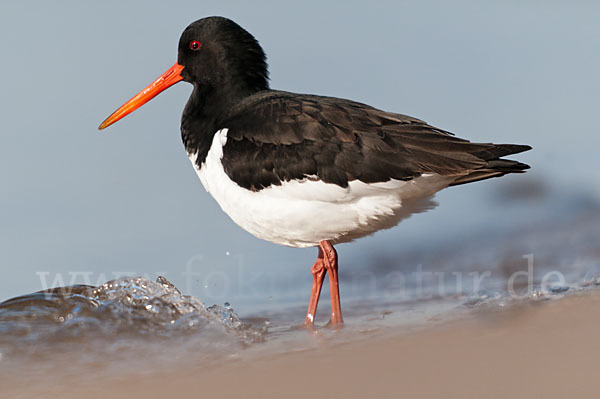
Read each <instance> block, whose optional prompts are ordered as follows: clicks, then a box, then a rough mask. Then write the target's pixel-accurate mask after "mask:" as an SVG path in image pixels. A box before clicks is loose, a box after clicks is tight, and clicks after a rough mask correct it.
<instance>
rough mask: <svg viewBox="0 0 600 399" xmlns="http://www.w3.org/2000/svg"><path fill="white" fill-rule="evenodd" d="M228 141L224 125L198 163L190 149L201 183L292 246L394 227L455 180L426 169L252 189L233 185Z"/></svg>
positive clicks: (252, 224)
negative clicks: (375, 178)
mask: <svg viewBox="0 0 600 399" xmlns="http://www.w3.org/2000/svg"><path fill="white" fill-rule="evenodd" d="M226 142H227V129H222V130H220V131H218V132H217V133H215V136H214V138H213V142H212V145H211V147H210V151H209V152H208V155H207V157H206V160H205V161H204V163H202V165H201V166H200V167H198V166H197V165H196V159H197V154H188V155H189V157H190V160H191V161H192V163H193V165H194V168H195V169H196V173H197V174H198V176H199V177H200V180H201V181H202V184H203V185H204V188H205V189H206V191H208V192H209V193H210V194H211V195H212V196H213V197H214V198H215V200H216V201H217V203H218V204H219V205H220V206H221V209H223V211H225V213H227V214H228V215H229V216H230V217H231V219H233V221H234V222H235V223H237V224H238V225H239V226H240V227H242V228H243V229H245V230H246V231H248V232H250V233H252V234H253V235H255V236H256V237H258V238H262V239H264V240H267V241H271V242H273V243H275V244H281V245H288V246H292V247H310V246H315V245H318V243H319V241H322V240H330V241H331V242H332V243H341V242H348V241H351V240H354V239H356V238H360V237H364V236H366V235H369V234H372V233H374V232H375V231H377V230H381V229H385V228H390V227H393V226H395V225H396V224H398V222H400V220H402V219H404V218H406V217H408V216H410V215H411V214H413V213H417V212H423V211H425V210H428V209H431V208H432V207H434V206H435V205H436V204H435V202H433V201H432V200H431V198H432V196H433V195H434V194H435V193H436V192H437V191H439V190H441V189H443V188H445V187H447V186H448V185H449V184H450V182H451V181H452V180H454V179H455V177H448V176H440V175H436V174H427V175H423V176H421V177H418V178H416V179H413V180H410V181H398V180H390V181H388V182H385V183H374V184H366V183H363V182H360V181H357V180H355V181H352V182H350V183H349V185H348V187H347V188H342V187H339V186H337V185H335V184H329V183H324V182H322V181H315V180H311V179H308V178H307V179H305V180H302V181H290V182H285V183H282V184H281V185H280V186H270V187H268V188H265V189H262V190H260V191H258V192H253V191H250V190H247V189H245V188H242V187H240V186H239V185H237V183H235V182H233V181H232V180H231V179H230V178H229V177H228V176H227V174H226V173H225V171H224V170H223V165H222V163H221V158H222V157H223V146H224V145H225V143H226Z"/></svg>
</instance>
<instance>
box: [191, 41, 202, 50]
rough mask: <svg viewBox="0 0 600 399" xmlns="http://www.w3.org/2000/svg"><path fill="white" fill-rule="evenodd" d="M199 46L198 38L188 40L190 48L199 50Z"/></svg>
mask: <svg viewBox="0 0 600 399" xmlns="http://www.w3.org/2000/svg"><path fill="white" fill-rule="evenodd" d="M200 46H202V43H200V42H199V41H198V40H192V41H191V42H190V49H191V50H194V51H196V50H199V49H200Z"/></svg>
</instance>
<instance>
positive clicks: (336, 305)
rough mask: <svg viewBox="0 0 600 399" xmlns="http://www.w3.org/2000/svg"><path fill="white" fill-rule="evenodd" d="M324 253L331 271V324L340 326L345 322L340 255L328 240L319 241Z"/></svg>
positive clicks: (327, 266)
mask: <svg viewBox="0 0 600 399" xmlns="http://www.w3.org/2000/svg"><path fill="white" fill-rule="evenodd" d="M319 245H320V247H321V250H322V252H323V253H324V255H325V256H324V257H323V263H324V266H325V269H327V272H328V273H329V292H330V293H331V324H332V325H333V326H337V327H339V326H340V325H341V324H343V323H344V319H343V318H342V305H341V303H340V289H339V282H338V256H337V252H336V251H335V248H333V245H331V243H330V242H329V241H327V240H324V241H321V242H320V243H319Z"/></svg>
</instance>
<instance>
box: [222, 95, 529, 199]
mask: <svg viewBox="0 0 600 399" xmlns="http://www.w3.org/2000/svg"><path fill="white" fill-rule="evenodd" d="M230 115H231V116H230V117H229V118H227V120H226V122H225V123H224V126H223V127H227V128H228V135H227V137H228V139H227V143H226V145H225V146H224V148H223V159H222V162H223V166H224V169H225V172H226V173H227V175H228V176H229V177H230V178H231V179H232V180H233V181H235V182H236V183H238V184H239V185H240V186H242V187H244V188H247V189H249V190H255V191H258V190H261V189H262V188H266V187H269V186H270V185H279V184H281V183H282V182H285V181H289V180H292V179H302V178H306V177H308V178H318V179H320V180H322V181H324V182H327V183H334V184H337V185H339V186H341V187H347V185H348V182H349V181H352V180H360V181H362V182H365V183H375V182H385V181H388V180H390V179H397V180H410V179H413V178H415V177H418V176H420V175H421V174H423V173H437V174H440V175H447V176H456V177H457V179H456V180H455V182H454V183H453V184H463V183H468V182H471V181H477V180H482V179H487V178H490V177H496V176H501V175H504V174H506V173H512V172H521V171H523V170H525V169H527V168H528V166H527V165H525V164H522V163H519V162H516V161H510V160H501V159H499V158H500V157H503V156H506V155H509V154H515V153H519V152H522V151H526V150H529V149H531V147H529V146H525V145H515V144H491V143H471V142H469V141H467V140H464V139H460V138H457V137H455V136H454V135H452V134H451V133H449V132H446V131H443V130H441V129H438V128H435V127H433V126H430V125H428V124H427V123H426V122H423V121H421V120H419V119H416V118H412V117H409V116H406V115H400V114H394V113H390V112H384V111H380V110H378V109H376V108H373V107H370V106H368V105H365V104H360V103H356V102H353V101H349V100H343V99H339V98H331V97H320V96H311V95H297V94H292V93H286V92H277V91H269V92H262V93H259V94H256V95H254V96H252V97H250V98H248V99H246V100H244V101H243V102H242V103H240V104H239V105H238V106H237V107H236V108H235V109H234V110H232V112H231V114H230Z"/></svg>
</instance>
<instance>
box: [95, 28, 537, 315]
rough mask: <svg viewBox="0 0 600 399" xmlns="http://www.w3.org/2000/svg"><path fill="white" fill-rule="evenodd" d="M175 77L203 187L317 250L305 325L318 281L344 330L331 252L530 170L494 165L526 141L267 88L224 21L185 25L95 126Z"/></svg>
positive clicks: (244, 220)
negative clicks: (461, 134) (163, 59)
mask: <svg viewBox="0 0 600 399" xmlns="http://www.w3.org/2000/svg"><path fill="white" fill-rule="evenodd" d="M181 80H184V81H186V82H189V83H192V84H193V85H194V90H193V92H192V94H191V97H190V99H189V100H188V103H187V105H186V106H185V110H184V111H183V116H182V119H181V134H182V138H183V143H184V145H185V149H186V151H187V154H188V156H189V158H190V160H191V161H192V164H193V165H194V168H195V170H196V172H197V174H198V176H199V177H200V180H201V181H202V184H203V185H204V188H205V189H206V191H208V192H209V193H210V194H211V195H212V196H213V197H214V198H215V200H216V201H217V202H218V203H219V205H220V206H221V208H222V209H223V211H225V213H227V214H228V215H229V216H230V217H231V218H232V219H233V220H234V221H235V222H236V223H237V224H238V225H239V226H241V227H242V228H243V229H245V230H247V231H248V232H250V233H252V234H254V235H255V236H256V237H259V238H262V239H264V240H267V241H271V242H273V243H276V244H281V245H288V246H291V247H312V246H318V248H319V253H318V257H317V261H316V263H315V264H314V266H313V267H312V270H311V271H312V274H313V286H312V293H311V297H310V302H309V306H308V311H307V313H306V318H305V324H306V325H309V326H312V325H313V323H314V315H315V312H316V310H317V303H318V301H319V295H320V292H321V286H322V284H323V279H324V277H325V273H329V284H330V288H331V289H330V291H331V321H330V322H331V324H332V325H340V324H341V323H342V322H343V320H342V312H341V306H340V298H339V288H338V259H337V253H336V251H335V249H334V248H333V244H338V243H343V242H348V241H352V240H354V239H357V238H360V237H364V236H366V235H369V234H372V233H374V232H376V231H378V230H381V229H387V228H390V227H393V226H395V225H396V224H398V222H400V220H402V219H404V218H406V217H408V216H410V215H411V214H413V213H417V212H423V211H425V210H428V209H430V208H432V207H433V206H434V205H435V203H434V202H432V197H433V195H434V194H435V193H436V192H437V191H439V190H442V189H444V188H446V187H449V186H456V185H459V184H465V183H471V182H475V181H479V180H484V179H489V178H491V177H499V176H503V175H505V174H507V173H519V172H523V171H524V170H525V169H528V168H529V166H528V165H525V164H523V163H520V162H517V161H513V160H508V159H503V158H502V157H504V156H507V155H510V154H516V153H519V152H522V151H526V150H529V149H531V147H529V146H527V145H516V144H491V143H472V142H469V141H467V140H464V139H460V138H458V137H455V136H454V135H453V134H452V133H450V132H447V131H444V130H442V129H438V128H436V127H433V126H431V125H429V124H427V123H426V122H424V121H422V120H419V119H416V118H412V117H410V116H406V115H401V114H396V113H391V112H385V111H381V110H379V109H376V108H373V107H370V106H368V105H365V104H361V103H358V102H355V101H350V100H345V99H341V98H334V97H322V96H316V95H308V94H296V93H289V92H285V91H278V90H272V89H270V88H269V83H268V71H267V63H266V57H265V53H264V52H263V49H262V48H261V47H260V45H259V44H258V42H257V41H256V39H255V38H254V37H253V36H252V35H251V34H250V33H248V32H247V31H246V30H244V29H243V28H242V27H240V26H239V25H238V24H236V23H235V22H233V21H231V20H229V19H227V18H222V17H209V18H203V19H200V20H198V21H196V22H194V23H192V24H191V25H189V26H188V27H187V28H186V29H185V31H184V32H183V34H182V35H181V39H180V40H179V49H178V58H177V63H175V65H173V66H172V67H171V68H170V69H169V70H167V71H166V72H165V73H164V74H163V75H161V76H160V77H159V78H158V79H157V80H156V81H154V82H153V83H152V84H150V85H149V86H148V87H147V88H145V89H144V90H142V91H141V92H140V93H139V94H137V95H136V96H134V97H133V98H132V99H131V100H129V101H128V102H127V103H125V104H124V105H123V106H122V107H120V108H119V109H118V110H117V111H115V112H114V113H113V114H112V115H110V116H109V117H108V118H107V119H106V120H105V121H104V122H102V124H101V125H100V126H99V129H104V128H105V127H107V126H109V125H111V124H112V123H114V122H116V121H117V120H119V119H121V118H122V117H124V116H125V115H127V114H129V113H130V112H132V111H134V110H135V109H137V108H138V107H140V106H141V105H143V104H145V103H146V102H147V101H149V100H150V99H152V98H153V97H154V96H156V95H157V94H158V93H160V92H161V91H163V90H165V89H166V88H168V87H169V86H171V85H173V84H175V83H177V82H179V81H181Z"/></svg>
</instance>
